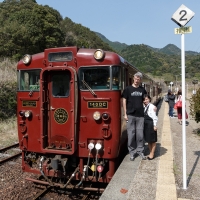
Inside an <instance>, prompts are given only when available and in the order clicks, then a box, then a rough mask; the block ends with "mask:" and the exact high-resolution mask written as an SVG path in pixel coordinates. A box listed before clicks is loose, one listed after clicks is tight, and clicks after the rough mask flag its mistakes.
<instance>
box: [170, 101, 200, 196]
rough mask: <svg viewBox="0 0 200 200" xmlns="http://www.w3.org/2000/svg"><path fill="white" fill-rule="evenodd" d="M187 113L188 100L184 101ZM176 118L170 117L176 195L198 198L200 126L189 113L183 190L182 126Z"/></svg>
mask: <svg viewBox="0 0 200 200" xmlns="http://www.w3.org/2000/svg"><path fill="white" fill-rule="evenodd" d="M186 110H187V112H188V113H189V102H188V101H187V102H186ZM177 121H178V120H177V118H174V119H171V132H172V139H173V152H174V174H175V179H176V187H177V196H178V197H179V198H186V199H192V200H200V160H199V157H200V135H199V136H198V135H197V134H196V133H197V131H198V129H199V128H200V123H199V124H197V123H196V122H195V121H194V120H193V119H192V118H191V116H190V115H189V119H188V120H187V121H188V122H189V125H188V126H186V163H187V164H186V172H187V173H186V174H187V189H186V190H183V189H182V188H183V183H182V182H183V173H182V127H181V125H179V124H178V123H177Z"/></svg>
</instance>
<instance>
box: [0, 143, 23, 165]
mask: <svg viewBox="0 0 200 200" xmlns="http://www.w3.org/2000/svg"><path fill="white" fill-rule="evenodd" d="M17 147H19V143H16V144H12V145H10V146H7V147H5V148H2V149H0V165H1V164H3V163H5V162H7V161H9V160H12V159H13V158H16V157H18V156H20V155H21V151H20V149H19V151H20V152H18V153H15V151H18V149H17Z"/></svg>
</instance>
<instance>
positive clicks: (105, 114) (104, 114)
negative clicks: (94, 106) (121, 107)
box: [102, 113, 110, 121]
mask: <svg viewBox="0 0 200 200" xmlns="http://www.w3.org/2000/svg"><path fill="white" fill-rule="evenodd" d="M109 118H110V116H109V114H108V113H103V114H102V119H103V120H104V121H107V120H109Z"/></svg>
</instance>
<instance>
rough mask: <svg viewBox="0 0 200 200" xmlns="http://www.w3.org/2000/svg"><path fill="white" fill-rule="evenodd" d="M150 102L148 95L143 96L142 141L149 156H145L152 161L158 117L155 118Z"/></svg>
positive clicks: (154, 108)
mask: <svg viewBox="0 0 200 200" xmlns="http://www.w3.org/2000/svg"><path fill="white" fill-rule="evenodd" d="M150 102H151V97H150V96H149V95H148V94H145V95H144V96H143V103H144V140H145V141H146V142H148V147H149V152H150V153H149V155H148V156H147V159H148V160H152V159H154V153H155V149H156V142H157V126H156V125H157V121H158V117H157V116H156V110H157V108H156V106H154V105H153V104H152V103H150Z"/></svg>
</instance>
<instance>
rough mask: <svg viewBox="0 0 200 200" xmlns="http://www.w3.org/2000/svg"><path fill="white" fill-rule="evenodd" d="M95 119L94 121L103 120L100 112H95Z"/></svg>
mask: <svg viewBox="0 0 200 200" xmlns="http://www.w3.org/2000/svg"><path fill="white" fill-rule="evenodd" d="M93 118H94V120H99V119H100V118H101V114H100V112H98V111H96V112H94V114H93Z"/></svg>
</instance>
